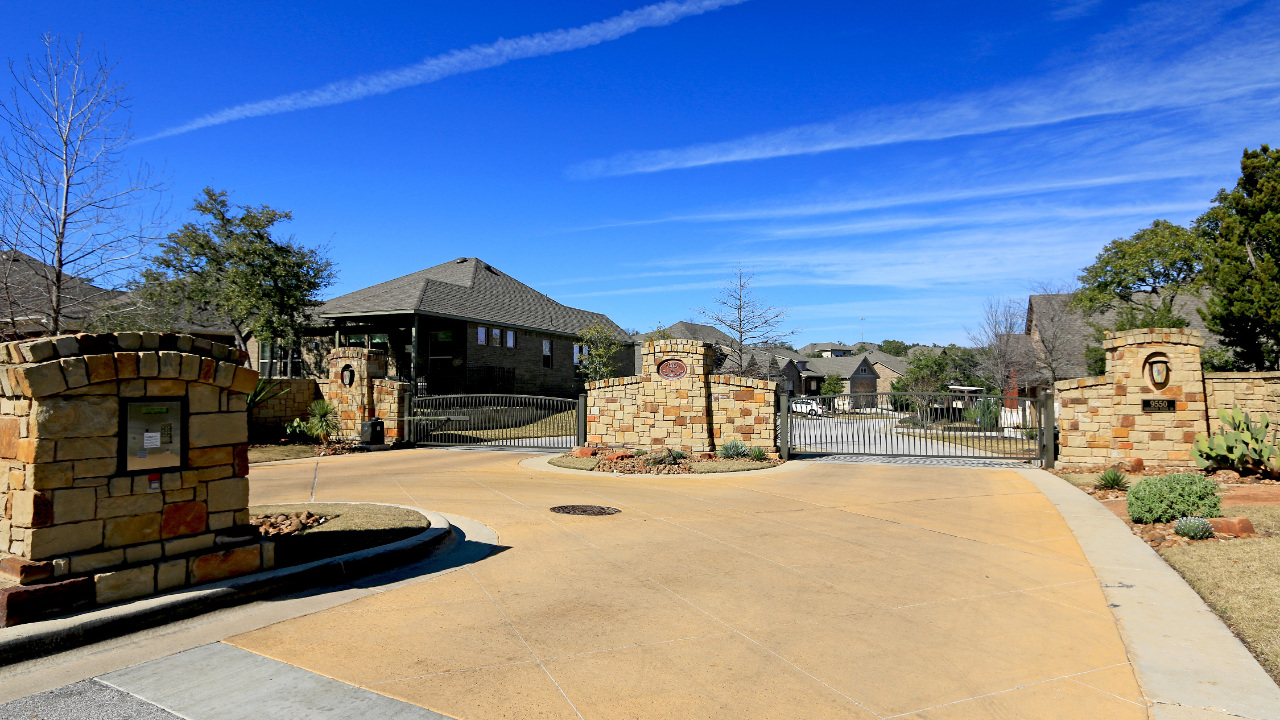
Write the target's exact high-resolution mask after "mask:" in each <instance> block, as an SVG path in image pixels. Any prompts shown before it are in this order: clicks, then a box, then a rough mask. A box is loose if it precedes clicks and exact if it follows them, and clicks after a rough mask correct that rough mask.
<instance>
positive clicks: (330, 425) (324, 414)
mask: <svg viewBox="0 0 1280 720" xmlns="http://www.w3.org/2000/svg"><path fill="white" fill-rule="evenodd" d="M339 418H340V416H339V415H338V406H337V405H334V404H333V403H331V402H329V401H328V400H315V401H313V402H312V403H311V406H310V407H309V408H307V420H306V422H303V421H302V419H301V418H299V419H297V420H294V421H293V422H291V423H289V425H288V428H287V429H289V430H290V431H294V430H304V431H305V432H306V433H307V434H308V435H310V436H311V437H313V438H315V439H316V440H318V441H320V444H321V445H328V444H329V438H330V437H331V436H332V435H334V434H335V433H337V432H338V430H339V429H341V424H340V423H339Z"/></svg>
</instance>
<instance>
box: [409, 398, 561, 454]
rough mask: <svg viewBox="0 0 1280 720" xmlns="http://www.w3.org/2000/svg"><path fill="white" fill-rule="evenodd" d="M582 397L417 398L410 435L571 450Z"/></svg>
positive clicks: (442, 441) (444, 441)
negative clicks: (571, 398)
mask: <svg viewBox="0 0 1280 720" xmlns="http://www.w3.org/2000/svg"><path fill="white" fill-rule="evenodd" d="M578 415H579V401H577V400H568V399H565V398H555V397H542V396H537V395H438V396H431V397H417V398H414V399H413V409H412V412H411V414H410V416H409V417H408V418H407V419H406V422H405V425H406V439H407V440H408V441H409V442H411V443H416V444H418V445H493V446H504V447H525V448H540V449H548V450H570V449H572V448H573V446H574V444H575V443H576V441H577V438H578V427H579V422H578Z"/></svg>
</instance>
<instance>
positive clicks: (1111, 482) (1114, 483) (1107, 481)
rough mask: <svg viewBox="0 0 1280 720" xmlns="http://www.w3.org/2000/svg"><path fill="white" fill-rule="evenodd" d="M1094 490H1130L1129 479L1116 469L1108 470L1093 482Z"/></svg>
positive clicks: (1099, 474)
mask: <svg viewBox="0 0 1280 720" xmlns="http://www.w3.org/2000/svg"><path fill="white" fill-rule="evenodd" d="M1093 489H1095V490H1128V489H1129V479H1128V478H1127V477H1125V474H1124V473H1122V472H1120V471H1119V470H1117V469H1116V468H1107V469H1106V470H1103V471H1102V472H1101V473H1098V478H1097V479H1096V480H1094V481H1093Z"/></svg>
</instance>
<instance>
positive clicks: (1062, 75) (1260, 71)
mask: <svg viewBox="0 0 1280 720" xmlns="http://www.w3.org/2000/svg"><path fill="white" fill-rule="evenodd" d="M1232 4H1238V3H1226V5H1232ZM1166 5H1167V4H1166ZM1187 5H1188V4H1186V3H1183V4H1181V5H1178V7H1179V8H1182V9H1184V10H1185V8H1186V7H1187ZM1226 9H1230V8H1226ZM1149 10H1150V9H1149ZM1210 10H1211V13H1210V16H1208V17H1202V18H1200V23H1199V24H1194V23H1193V26H1194V27H1195V28H1196V31H1197V32H1200V33H1202V34H1203V33H1204V32H1205V31H1206V28H1207V27H1211V26H1213V25H1214V24H1215V22H1216V21H1218V20H1219V18H1218V17H1216V15H1213V13H1216V14H1221V13H1222V12H1223V11H1224V8H1223V7H1217V6H1215V7H1212V8H1211V9H1210ZM1275 11H1276V3H1274V2H1270V3H1265V4H1263V5H1262V6H1261V7H1260V8H1259V9H1257V10H1255V11H1254V12H1253V13H1251V14H1250V17H1248V18H1245V19H1243V20H1240V19H1237V21H1236V22H1234V23H1232V27H1230V28H1223V29H1221V31H1220V32H1217V33H1216V34H1213V35H1211V36H1210V37H1209V38H1208V39H1203V38H1197V39H1198V40H1202V41H1200V42H1195V43H1190V44H1189V47H1188V48H1187V49H1186V50H1185V51H1181V52H1179V53H1176V56H1175V57H1173V58H1168V57H1164V56H1165V55H1167V54H1168V53H1169V50H1168V46H1167V45H1165V44H1162V43H1163V42H1164V40H1163V39H1160V38H1157V39H1155V40H1152V39H1151V38H1150V37H1149V36H1147V42H1148V43H1150V44H1151V47H1149V48H1146V50H1147V51H1145V52H1144V51H1142V48H1134V47H1133V43H1134V42H1136V41H1135V40H1134V39H1133V37H1130V36H1129V35H1127V34H1125V33H1112V34H1109V35H1107V36H1104V38H1102V39H1100V40H1099V46H1098V49H1097V50H1096V52H1095V53H1094V54H1093V56H1092V59H1091V60H1089V61H1086V62H1084V63H1082V64H1079V65H1077V66H1075V67H1072V68H1070V69H1067V70H1063V71H1058V72H1054V73H1050V74H1048V75H1045V76H1043V77H1040V78H1035V79H1031V80H1026V81H1023V82H1021V83H1015V84H1011V85H1008V86H1004V87H998V88H993V89H990V90H987V91H983V92H977V93H970V94H966V95H960V96H956V97H952V98H949V99H941V100H931V101H926V102H917V103H911V104H906V105H898V106H889V107H883V108H877V109H871V110H868V111H866V112H865V113H862V114H859V115H855V116H850V117H846V118H842V119H840V120H836V121H833V122H824V123H813V124H807V125H799V126H795V127H790V128H786V129H783V130H778V131H773V132H766V133H760V134H755V135H750V136H747V137H742V138H738V139H734V140H728V141H723V142H713V143H705V144H700V145H691V146H687V147H680V148H673V149H664V150H651V151H639V152H626V153H621V154H619V155H615V156H613V157H610V158H604V159H598V160H592V161H589V162H586V163H583V164H580V165H577V166H574V167H572V168H570V169H569V171H568V174H569V175H570V176H571V177H578V178H590V177H605V176H616V175H630V174H637V173H653V172H661V171H665V170H674V169H681V168H692V167H699V166H706V165H718V164H724V163H734V162H744V161H749V160H761V159H767V158H777V157H787V156H796V155H813V154H818V153H825V152H830V151H833V150H848V149H856V148H867V147H875V146H882V145H893V144H900V143H906V142H920V141H936V140H946V139H951V138H959V137H969V136H976V135H986V134H991V133H998V132H1004V131H1010V130H1019V129H1026V128H1036V127H1044V126H1051V125H1057V124H1062V123H1068V122H1072V121H1080V120H1085V119H1090V118H1105V117H1117V116H1124V115H1130V114H1134V113H1143V112H1149V111H1153V110H1156V111H1160V110H1169V109H1177V108H1191V107H1196V106H1201V105H1206V104H1212V103H1220V102H1224V101H1229V100H1233V99H1237V98H1242V97H1245V96H1248V95H1250V94H1251V93H1256V92H1259V91H1268V92H1271V91H1274V89H1275V88H1277V87H1280V32H1277V30H1276V29H1275V26H1274V24H1273V23H1269V22H1263V21H1262V18H1264V17H1271V16H1274V13H1275ZM1188 12H1190V11H1188ZM1184 19H1186V18H1185V17H1184ZM1143 22H1146V21H1135V23H1136V24H1139V25H1141V24H1142V23H1143ZM1185 31H1187V30H1186V29H1185V28H1184V32H1185ZM1125 44H1128V47H1129V49H1130V50H1131V52H1122V53H1117V52H1116V49H1117V45H1125ZM1117 55H1118V56H1119V58H1120V59H1115V57H1116V56H1117ZM1156 56H1160V57H1156ZM1135 57H1136V58H1143V59H1141V60H1136V61H1135V60H1132V59H1130V58H1135Z"/></svg>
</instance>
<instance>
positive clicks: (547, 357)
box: [542, 340, 551, 370]
mask: <svg viewBox="0 0 1280 720" xmlns="http://www.w3.org/2000/svg"><path fill="white" fill-rule="evenodd" d="M542 367H544V368H547V369H548V370H550V369H551V341H550V340H543V341H542Z"/></svg>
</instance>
